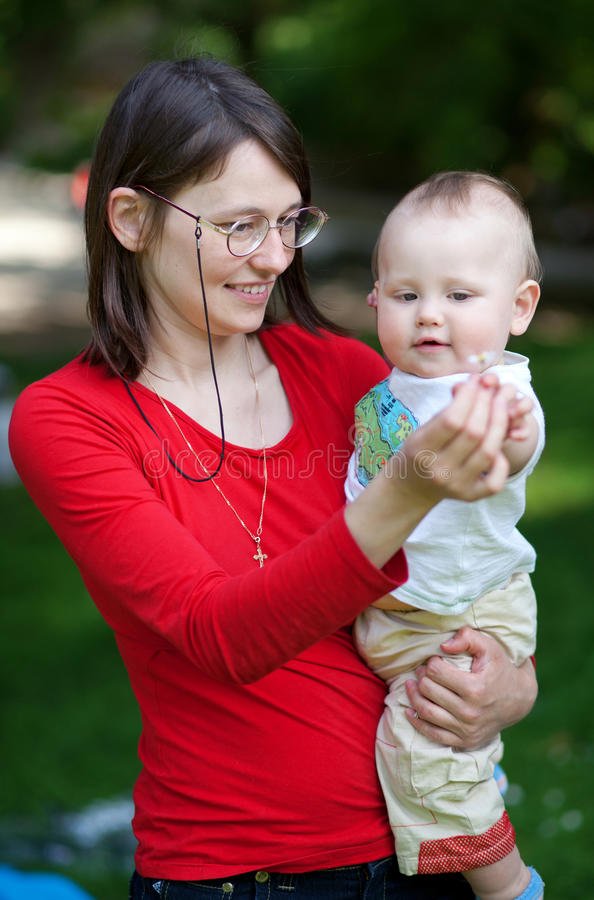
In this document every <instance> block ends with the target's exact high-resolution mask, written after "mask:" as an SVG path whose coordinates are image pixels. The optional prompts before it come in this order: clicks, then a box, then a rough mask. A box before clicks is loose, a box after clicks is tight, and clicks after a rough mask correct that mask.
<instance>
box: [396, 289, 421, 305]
mask: <svg viewBox="0 0 594 900" xmlns="http://www.w3.org/2000/svg"><path fill="white" fill-rule="evenodd" d="M417 296H418V295H417V294H415V292H414V291H402V293H401V294H396V299H397V300H401V301H402V302H403V303H412V302H413V301H414V300H416V299H417Z"/></svg>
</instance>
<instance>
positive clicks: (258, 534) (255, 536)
mask: <svg viewBox="0 0 594 900" xmlns="http://www.w3.org/2000/svg"><path fill="white" fill-rule="evenodd" d="M244 337H245V350H246V354H247V358H248V364H249V367H250V375H251V376H252V381H253V382H254V388H255V391H256V408H257V410H258V423H259V425H260V439H261V441H262V461H263V463H264V490H263V492H262V504H261V506H260V518H259V520H258V527H257V528H256V531H255V532H254V531H252V530H251V529H250V528H248V526H247V525H246V523H245V522H244V521H243V519H242V518H241V516H240V515H239V513H238V512H237V510H236V509H235V507H234V506H233V504H232V503H231V501H230V500H229V498H228V497H227V496H226V495H225V494H224V493H223V491H222V489H221V488H220V487H219V485H218V484H217V482H216V481H214V480H212V481H211V484H212V485H213V486H214V487H215V489H216V490H217V491H218V493H219V494H220V496H221V497H222V499H223V500H224V501H225V503H226V504H227V506H228V507H229V509H230V510H231V512H232V513H233V514H234V515H235V518H236V519H237V521H238V522H239V524H240V525H241V526H242V528H243V529H244V530H245V531H246V532H247V533H248V534H249V536H250V537H251V539H252V540H253V541H254V543H255V545H256V552H255V554H254V556H253V559H255V560H256V561H257V562H258V563H259V564H260V568H262V566H263V565H264V560H265V559H268V555H267V554H266V553H263V552H262V547H261V539H262V523H263V521H264V505H265V503H266V494H267V491H268V467H267V463H266V442H265V440H264V426H263V425H262V411H261V407H260V392H259V390H258V379H257V378H256V373H255V371H254V366H253V363H252V357H251V354H250V345H249V342H248V339H247V336H244ZM143 374H144V377H145V378H146V380H147V382H148V384H149V387H150V388H151V390H153V391H154V393H155V394H156V395H157V397H158V398H159V400H160V401H161V404H162V405H163V408H164V410H165V412H166V413H167V415H168V416H169V418H170V419H171V421H172V422H173V424H174V425H175V427H176V428H177V430H178V431H179V433H180V434H181V436H182V438H183V440H184V441H185V443H186V445H187V447H188V449H189V450H190V452H191V453H192V455H193V456H194V457H195V458H196V460H197V462H198V465H199V466H200V468H201V469H202V471H203V472H204V474H205V475H208V470H207V468H206V466H205V465H204V463H203V462H202V460H201V459H200V457H199V456H198V454H197V453H196V451H195V450H194V448H193V447H192V445H191V443H190V442H189V440H188V439H187V437H186V436H185V434H184V432H183V431H182V427H181V425H180V424H179V422H178V421H177V419H176V418H175V416H174V415H173V413H172V412H171V410H170V408H169V406H168V405H167V403H166V402H165V400H164V399H163V397H162V396H161V395H160V393H159V392H158V390H157V389H156V387H155V386H154V384H153V383H152V381H151V379H150V378H149V375H148V373H147V372H146V370H145V372H144V373H143Z"/></svg>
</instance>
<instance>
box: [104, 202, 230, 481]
mask: <svg viewBox="0 0 594 900" xmlns="http://www.w3.org/2000/svg"><path fill="white" fill-rule="evenodd" d="M194 235H195V237H196V257H197V260H198V274H199V275H200V288H201V290H202V304H203V306H204V320H205V322H206V333H207V335H208V352H209V355H210V368H211V371H212V378H213V381H214V385H215V391H216V394H217V404H218V407H219V423H220V427H221V452H220V455H219V462H218V465H217V467H216V469H215V470H214V472H212V474H211V475H207V476H206V478H193V477H192V476H191V475H188V474H187V472H184V471H183V469H181V468H180V467H179V466H178V465H177V463H176V462H175V460H174V459H172V458H171V455H170V453H169V451H168V450H167V447H166V446H165V443H164V441H163V438H162V437H161V436H160V435H159V433H158V432H157V430H156V428H155V427H154V426H153V425H152V424H151V422H150V420H149V418H148V416H147V415H146V413H145V412H144V410H143V409H142V407H141V405H140V403H139V402H138V400H137V399H136V397H135V396H134V394H133V393H132V388H131V387H130V383H129V382H128V380H127V379H126V378H124V377H122V381H123V382H124V387H125V388H126V390H127V391H128V393H129V394H130V397H131V398H132V402H133V403H134V406H135V407H136V409H137V410H138V412H139V413H140V415H141V416H142V418H143V419H144V421H145V422H146V424H147V425H148V427H149V428H150V430H151V431H152V432H153V434H154V435H155V437H156V438H157V439H158V440H159V441H160V443H161V447H162V448H163V450H164V451H165V455H166V457H167V459H168V460H169V462H170V463H171V465H172V466H173V468H174V469H175V471H176V472H178V473H179V474H180V475H181V476H182V478H185V479H186V481H193V482H204V481H211V480H212V479H213V478H215V476H216V475H218V474H219V472H220V471H221V466H222V465H223V460H224V459H225V423H224V421H223V405H222V403H221V394H220V391H219V382H218V381H217V373H216V370H215V362H214V352H213V349H212V337H211V333H210V321H209V318H208V306H207V303H206V290H205V288H204V276H203V275H202V259H201V257H200V238H201V237H202V229H201V227H200V217H198V218H197V219H196V230H195V232H194Z"/></svg>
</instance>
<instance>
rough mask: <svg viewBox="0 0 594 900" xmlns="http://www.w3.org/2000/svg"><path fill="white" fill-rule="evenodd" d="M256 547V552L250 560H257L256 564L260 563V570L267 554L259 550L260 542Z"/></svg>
mask: <svg viewBox="0 0 594 900" xmlns="http://www.w3.org/2000/svg"><path fill="white" fill-rule="evenodd" d="M257 547H258V550H257V551H256V553H254V555H253V557H252V559H257V560H258V562H259V563H260V568H262V566H263V565H264V560H265V559H268V554H267V553H262V548H261V546H260V541H258V544H257Z"/></svg>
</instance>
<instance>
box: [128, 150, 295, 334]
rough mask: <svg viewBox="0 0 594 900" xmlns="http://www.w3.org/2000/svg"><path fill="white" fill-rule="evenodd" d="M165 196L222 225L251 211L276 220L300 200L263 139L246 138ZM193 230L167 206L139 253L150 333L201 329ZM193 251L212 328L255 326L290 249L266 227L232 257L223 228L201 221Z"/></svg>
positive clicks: (250, 328)
mask: <svg viewBox="0 0 594 900" xmlns="http://www.w3.org/2000/svg"><path fill="white" fill-rule="evenodd" d="M170 199H171V200H172V201H173V202H174V203H176V204H177V205H178V206H181V207H183V209H185V210H187V211H188V212H191V213H193V214H195V215H196V216H203V217H204V218H205V219H208V220H209V221H210V222H212V223H214V224H215V225H221V226H224V227H229V226H230V225H232V224H233V223H234V222H236V221H237V219H240V218H241V217H242V216H246V215H252V214H256V213H258V214H261V215H264V216H266V217H267V218H268V220H269V221H270V222H271V224H276V222H277V221H278V220H279V219H281V218H282V217H283V216H286V215H287V214H288V213H290V212H293V211H294V210H296V209H299V208H300V206H302V198H301V194H300V191H299V188H298V186H297V184H296V182H295V181H294V180H293V179H292V177H291V176H290V175H289V173H288V172H287V171H286V170H285V169H284V168H283V167H282V166H281V165H280V163H279V162H278V161H277V160H276V159H275V158H274V157H273V156H272V155H271V154H270V153H269V152H268V151H267V150H266V149H265V147H264V146H263V145H261V144H259V143H258V142H257V141H252V140H248V141H244V142H243V143H241V144H238V145H237V147H235V149H234V150H232V152H231V153H230V154H229V156H228V158H227V162H226V165H225V168H224V170H223V173H222V174H221V175H219V176H218V177H217V178H214V179H213V180H212V181H202V182H199V183H198V184H195V185H191V186H189V187H185V188H183V189H182V190H181V191H179V192H178V193H177V194H176V195H175V196H173V197H171V198H170ZM155 202H158V201H155ZM194 231H195V223H193V222H192V220H191V219H190V218H189V217H188V216H186V215H184V214H183V213H181V212H179V211H178V210H175V209H172V208H171V207H167V208H166V213H165V221H164V225H163V232H162V236H161V239H160V241H159V242H158V243H156V244H155V245H154V246H152V247H149V248H148V249H147V250H146V251H144V252H143V253H142V254H141V260H140V265H141V273H142V278H143V283H144V287H145V290H146V293H147V297H148V300H149V304H150V309H151V313H152V317H151V318H152V321H151V329H152V333H153V336H154V337H157V336H158V335H163V333H164V332H165V334H167V335H169V336H170V337H172V338H175V335H176V334H181V333H183V334H185V335H190V336H193V337H196V338H202V337H204V336H205V334H206V323H205V318H204V308H203V302H202V291H201V287H200V277H199V273H198V264H197V259H196V239H195V237H194ZM200 251H201V259H202V272H203V276H204V288H205V291H206V300H207V304H208V315H209V323H210V328H211V332H212V334H213V335H217V336H226V335H231V334H237V333H249V332H252V331H255V330H256V329H258V328H259V327H260V325H261V324H262V320H263V318H264V313H265V310H266V305H267V303H268V300H269V298H270V294H271V291H272V288H273V287H274V284H275V282H276V279H277V278H278V276H279V275H280V274H281V273H282V272H284V271H285V269H286V268H287V266H288V265H289V264H290V263H291V261H292V259H293V256H294V253H295V251H294V250H290V249H288V248H287V247H285V246H284V244H283V243H282V241H281V239H280V234H279V231H278V230H273V229H271V230H270V231H269V232H268V234H267V235H266V239H265V240H264V241H263V243H262V244H261V245H260V246H259V247H257V248H256V249H255V250H253V251H252V252H251V253H250V254H249V255H248V256H243V257H235V256H233V255H232V254H231V253H230V252H229V250H228V249H227V240H226V236H225V235H224V234H220V233H218V232H216V231H213V230H212V229H211V228H209V227H208V226H206V225H205V226H203V227H202V237H201V239H200Z"/></svg>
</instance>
